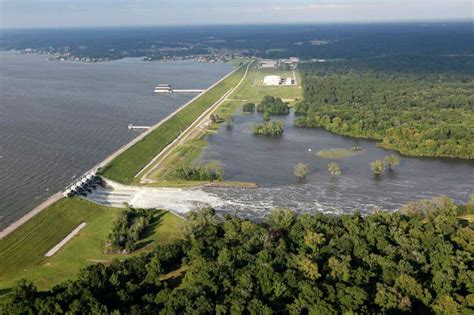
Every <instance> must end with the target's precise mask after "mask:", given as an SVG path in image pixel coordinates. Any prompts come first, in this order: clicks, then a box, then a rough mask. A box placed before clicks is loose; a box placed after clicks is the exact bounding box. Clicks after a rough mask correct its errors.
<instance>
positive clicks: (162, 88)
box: [155, 84, 173, 93]
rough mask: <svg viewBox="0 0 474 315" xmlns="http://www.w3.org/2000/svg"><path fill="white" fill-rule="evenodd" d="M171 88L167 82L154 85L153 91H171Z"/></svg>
mask: <svg viewBox="0 0 474 315" xmlns="http://www.w3.org/2000/svg"><path fill="white" fill-rule="evenodd" d="M172 92H173V90H172V89H171V86H170V85H169V84H158V85H157V86H155V93H172Z"/></svg>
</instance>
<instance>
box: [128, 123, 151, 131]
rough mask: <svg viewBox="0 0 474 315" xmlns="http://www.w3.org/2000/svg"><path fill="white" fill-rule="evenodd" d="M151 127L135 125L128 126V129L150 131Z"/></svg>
mask: <svg viewBox="0 0 474 315" xmlns="http://www.w3.org/2000/svg"><path fill="white" fill-rule="evenodd" d="M150 128H151V127H150V126H135V125H133V124H128V129H129V130H132V129H150Z"/></svg>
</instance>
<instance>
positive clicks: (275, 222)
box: [268, 208, 295, 230]
mask: <svg viewBox="0 0 474 315" xmlns="http://www.w3.org/2000/svg"><path fill="white" fill-rule="evenodd" d="M294 221H295V212H294V211H292V210H290V209H286V208H274V209H272V210H271V211H270V213H269V214H268V223H269V224H270V226H271V227H273V228H274V229H276V230H286V229H288V228H289V227H290V226H291V224H292V223H293V222H294Z"/></svg>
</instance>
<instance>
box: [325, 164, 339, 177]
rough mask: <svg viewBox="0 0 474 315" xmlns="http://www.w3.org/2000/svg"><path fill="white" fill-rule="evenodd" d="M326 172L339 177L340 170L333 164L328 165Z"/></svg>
mask: <svg viewBox="0 0 474 315" xmlns="http://www.w3.org/2000/svg"><path fill="white" fill-rule="evenodd" d="M328 171H329V173H331V175H332V176H340V175H341V173H342V172H341V168H340V167H339V165H338V164H337V163H335V162H332V163H329V164H328Z"/></svg>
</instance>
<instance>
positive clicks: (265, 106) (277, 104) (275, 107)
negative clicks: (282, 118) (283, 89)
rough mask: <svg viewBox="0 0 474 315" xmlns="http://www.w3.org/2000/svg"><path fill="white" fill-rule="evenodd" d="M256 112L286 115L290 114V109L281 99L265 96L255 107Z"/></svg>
mask: <svg viewBox="0 0 474 315" xmlns="http://www.w3.org/2000/svg"><path fill="white" fill-rule="evenodd" d="M257 112H259V113H265V112H266V113H269V114H271V115H288V114H289V113H290V107H289V106H288V103H285V102H283V100H282V99H281V98H279V97H273V96H270V95H267V96H265V97H264V98H263V100H262V101H261V102H260V103H259V104H258V105H257Z"/></svg>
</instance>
